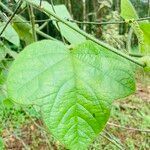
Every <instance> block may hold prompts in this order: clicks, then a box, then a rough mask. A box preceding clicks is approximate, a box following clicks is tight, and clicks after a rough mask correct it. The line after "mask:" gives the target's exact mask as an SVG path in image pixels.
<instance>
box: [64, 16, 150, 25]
mask: <svg viewBox="0 0 150 150" xmlns="http://www.w3.org/2000/svg"><path fill="white" fill-rule="evenodd" d="M144 20H150V17H145V18H139V19H135V20H133V21H137V22H141V21H144ZM67 21H70V22H74V23H77V24H92V25H108V24H123V23H128V22H127V21H108V22H99V21H96V22H88V21H78V20H72V19H67Z"/></svg>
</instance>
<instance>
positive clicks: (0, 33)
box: [0, 0, 22, 36]
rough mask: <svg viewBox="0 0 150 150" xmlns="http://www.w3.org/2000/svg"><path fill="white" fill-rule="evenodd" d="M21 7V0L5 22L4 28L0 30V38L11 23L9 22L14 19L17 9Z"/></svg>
mask: <svg viewBox="0 0 150 150" xmlns="http://www.w3.org/2000/svg"><path fill="white" fill-rule="evenodd" d="M21 5H22V0H20V1H19V4H18V6H17V8H16V9H15V11H14V13H13V14H12V16H11V17H10V19H9V20H8V21H7V22H6V25H5V26H4V28H3V29H2V31H1V32H0V36H1V35H2V34H3V32H4V31H5V29H6V28H7V26H8V25H9V23H10V22H11V20H12V19H13V18H14V16H15V14H16V13H17V11H18V9H19V8H20V7H21Z"/></svg>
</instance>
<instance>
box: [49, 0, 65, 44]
mask: <svg viewBox="0 0 150 150" xmlns="http://www.w3.org/2000/svg"><path fill="white" fill-rule="evenodd" d="M50 2H51V5H52V10H53V12H54V13H55V14H56V11H55V7H54V3H53V0H50ZM56 25H57V28H58V30H59V32H60V36H61V38H62V41H63V42H64V44H65V39H64V37H63V35H62V33H61V29H60V26H59V24H58V22H56Z"/></svg>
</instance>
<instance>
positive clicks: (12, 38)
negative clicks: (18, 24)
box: [0, 22, 20, 46]
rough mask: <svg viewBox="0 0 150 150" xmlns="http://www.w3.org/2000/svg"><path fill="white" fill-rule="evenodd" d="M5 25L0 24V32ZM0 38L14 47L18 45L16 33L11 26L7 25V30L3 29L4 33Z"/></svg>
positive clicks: (18, 40)
mask: <svg viewBox="0 0 150 150" xmlns="http://www.w3.org/2000/svg"><path fill="white" fill-rule="evenodd" d="M5 25H6V23H5V22H0V32H1V31H2V30H3V28H4V27H5ZM1 36H2V37H3V38H5V39H6V40H8V41H9V42H11V43H12V44H14V45H16V46H19V45H20V39H19V36H18V34H17V32H16V31H15V30H14V28H13V27H12V26H11V24H8V26H7V28H6V29H5V31H4V32H3V34H2V35H1Z"/></svg>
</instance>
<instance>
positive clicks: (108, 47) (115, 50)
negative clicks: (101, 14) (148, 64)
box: [25, 0, 145, 67]
mask: <svg viewBox="0 0 150 150" xmlns="http://www.w3.org/2000/svg"><path fill="white" fill-rule="evenodd" d="M25 1H26V2H27V3H29V4H32V5H33V6H34V7H36V8H38V9H39V10H40V11H42V12H44V13H46V14H48V15H51V16H53V17H54V18H55V19H57V20H58V21H60V22H62V23H63V24H65V25H67V26H68V27H70V28H71V29H73V30H74V31H76V32H78V33H79V34H81V35H83V36H85V37H86V38H87V39H89V40H91V41H93V42H94V43H96V44H98V45H100V46H102V47H104V48H106V49H107V50H110V51H111V52H113V53H115V54H117V55H119V56H121V57H123V58H125V59H127V60H129V61H131V62H133V63H135V64H137V65H139V66H141V67H145V64H143V63H140V62H139V61H137V60H135V59H133V58H132V57H130V56H128V55H126V54H124V53H122V52H121V51H119V50H117V49H116V48H113V47H111V46H110V45H108V44H106V43H104V42H102V41H99V40H98V39H96V38H94V37H92V36H91V35H89V34H88V33H86V32H84V31H82V30H80V29H78V28H76V27H74V26H72V25H71V24H69V23H68V22H67V21H66V20H64V19H62V18H60V17H59V16H57V15H56V14H55V13H52V12H50V11H48V10H47V9H45V8H43V7H39V5H37V4H36V3H34V2H33V1H31V0H25Z"/></svg>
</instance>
